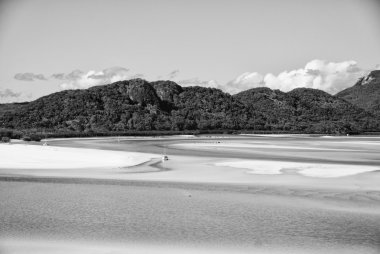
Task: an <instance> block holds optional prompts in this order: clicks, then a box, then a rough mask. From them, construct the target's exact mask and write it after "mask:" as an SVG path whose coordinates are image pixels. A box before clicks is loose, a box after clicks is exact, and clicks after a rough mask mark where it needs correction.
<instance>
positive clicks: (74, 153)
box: [0, 144, 159, 169]
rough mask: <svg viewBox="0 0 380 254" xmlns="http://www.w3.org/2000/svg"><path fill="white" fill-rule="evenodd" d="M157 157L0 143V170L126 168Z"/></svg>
mask: <svg viewBox="0 0 380 254" xmlns="http://www.w3.org/2000/svg"><path fill="white" fill-rule="evenodd" d="M154 157H159V156H158V155H153V154H144V153H131V152H119V151H106V150H98V149H83V148H67V147H56V146H39V145H26V144H11V145H8V144H1V145H0V168H9V169H17V168H21V169H23V168H27V169H73V168H76V169H77V168H103V167H110V168H113V167H129V166H134V165H138V164H141V163H144V162H147V161H149V160H150V159H151V158H154Z"/></svg>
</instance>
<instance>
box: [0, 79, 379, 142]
mask: <svg viewBox="0 0 380 254" xmlns="http://www.w3.org/2000/svg"><path fill="white" fill-rule="evenodd" d="M4 105H6V107H5V106H4ZM0 127H1V128H4V129H7V130H13V131H16V132H17V131H21V132H22V133H24V134H23V135H24V136H27V135H29V136H30V135H32V134H33V135H39V136H41V135H42V138H43V136H44V135H45V136H46V135H48V136H49V137H76V136H78V137H90V136H102V135H107V136H117V135H120V136H122V135H123V136H124V135H155V133H157V135H165V133H167V134H168V135H171V134H194V133H202V132H214V133H224V132H234V131H245V132H249V131H252V132H269V133H277V132H284V133H321V134H323V133H325V134H343V133H344V134H345V133H351V134H354V133H362V132H363V131H376V130H377V131H378V130H380V126H379V119H377V118H376V117H374V116H373V115H372V114H371V113H368V112H366V111H365V110H363V109H360V108H358V107H356V106H354V105H352V104H350V103H348V102H346V101H345V100H343V99H340V98H337V97H335V96H331V95H329V94H327V93H324V92H322V91H319V90H314V89H295V90H293V91H291V92H289V93H283V92H281V91H278V90H274V91H273V90H271V89H269V88H255V89H251V90H247V91H244V92H242V93H239V94H237V95H234V96H231V95H230V94H227V93H224V92H222V91H221V90H218V89H213V88H204V87H185V88H182V87H181V86H179V85H177V84H176V83H174V82H171V81H157V82H152V83H149V82H147V81H145V80H142V79H134V80H129V81H120V82H116V83H113V84H110V85H106V86H97V87H92V88H89V89H86V90H66V91H62V92H58V93H54V94H51V95H48V96H45V97H42V98H39V99H37V100H35V101H32V102H30V103H24V104H17V106H15V107H12V106H11V105H10V104H3V105H0Z"/></svg>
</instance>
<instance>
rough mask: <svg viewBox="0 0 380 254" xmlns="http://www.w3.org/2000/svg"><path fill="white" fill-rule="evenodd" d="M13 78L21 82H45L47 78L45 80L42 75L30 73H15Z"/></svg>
mask: <svg viewBox="0 0 380 254" xmlns="http://www.w3.org/2000/svg"><path fill="white" fill-rule="evenodd" d="M14 78H15V79H17V80H22V81H35V80H47V78H45V76H44V75H42V74H34V73H30V72H26V73H17V74H16V75H15V76H14Z"/></svg>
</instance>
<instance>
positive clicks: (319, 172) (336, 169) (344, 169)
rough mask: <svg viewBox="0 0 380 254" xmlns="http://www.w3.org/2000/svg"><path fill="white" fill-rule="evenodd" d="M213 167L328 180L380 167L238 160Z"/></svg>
mask: <svg viewBox="0 0 380 254" xmlns="http://www.w3.org/2000/svg"><path fill="white" fill-rule="evenodd" d="M214 165H215V166H224V167H233V168H243V169H249V171H247V173H249V174H265V175H274V174H282V173H285V172H286V171H289V170H290V171H294V172H297V173H298V174H301V175H304V176H308V177H319V178H330V177H344V176H351V175H357V174H360V173H366V172H372V171H376V170H380V167H375V166H363V165H344V164H317V163H299V162H285V161H262V160H239V161H225V162H220V163H215V164H214Z"/></svg>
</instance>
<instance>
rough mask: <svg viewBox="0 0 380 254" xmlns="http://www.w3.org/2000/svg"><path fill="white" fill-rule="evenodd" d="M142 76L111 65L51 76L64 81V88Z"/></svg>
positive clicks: (83, 86)
mask: <svg viewBox="0 0 380 254" xmlns="http://www.w3.org/2000/svg"><path fill="white" fill-rule="evenodd" d="M142 76H143V75H142V74H134V75H130V74H129V69H126V68H123V67H111V68H107V69H104V70H102V71H94V70H91V71H88V72H83V71H81V70H74V71H72V72H70V73H68V74H64V73H55V74H53V75H52V76H51V77H52V78H54V79H57V80H62V81H63V83H62V84H61V85H60V87H61V88H62V89H84V88H89V87H91V86H97V85H105V84H110V83H113V82H116V81H120V80H126V79H131V78H137V77H142Z"/></svg>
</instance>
